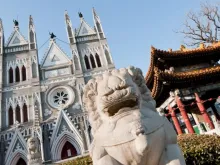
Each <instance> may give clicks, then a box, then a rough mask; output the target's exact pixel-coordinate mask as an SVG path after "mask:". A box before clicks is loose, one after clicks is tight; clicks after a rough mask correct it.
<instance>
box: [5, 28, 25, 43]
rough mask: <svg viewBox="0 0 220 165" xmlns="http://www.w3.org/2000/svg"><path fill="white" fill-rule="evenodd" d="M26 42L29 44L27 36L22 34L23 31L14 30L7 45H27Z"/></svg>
mask: <svg viewBox="0 0 220 165" xmlns="http://www.w3.org/2000/svg"><path fill="white" fill-rule="evenodd" d="M25 44H28V42H27V41H26V40H25V38H24V37H23V36H22V35H21V33H20V32H19V31H18V30H14V32H13V33H12V34H11V36H10V37H9V39H8V42H7V44H6V45H7V46H8V47H10V46H19V45H25Z"/></svg>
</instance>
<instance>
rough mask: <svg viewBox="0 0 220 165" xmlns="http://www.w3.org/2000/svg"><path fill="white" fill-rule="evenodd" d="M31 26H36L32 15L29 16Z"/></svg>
mask: <svg viewBox="0 0 220 165" xmlns="http://www.w3.org/2000/svg"><path fill="white" fill-rule="evenodd" d="M29 28H34V21H33V18H32V16H31V15H30V16H29Z"/></svg>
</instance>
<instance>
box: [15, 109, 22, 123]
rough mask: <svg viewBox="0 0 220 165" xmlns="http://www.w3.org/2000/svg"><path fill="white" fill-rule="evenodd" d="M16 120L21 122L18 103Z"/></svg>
mask: <svg viewBox="0 0 220 165" xmlns="http://www.w3.org/2000/svg"><path fill="white" fill-rule="evenodd" d="M16 121H18V122H19V123H20V122H21V112H20V107H19V105H17V107H16Z"/></svg>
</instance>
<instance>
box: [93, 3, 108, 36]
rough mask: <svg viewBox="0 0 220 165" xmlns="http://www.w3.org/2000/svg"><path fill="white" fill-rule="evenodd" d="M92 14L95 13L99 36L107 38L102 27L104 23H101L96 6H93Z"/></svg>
mask: <svg viewBox="0 0 220 165" xmlns="http://www.w3.org/2000/svg"><path fill="white" fill-rule="evenodd" d="M92 14H93V21H94V24H95V29H96V32H97V34H98V36H99V38H105V34H104V31H103V29H102V24H101V20H100V18H99V16H98V14H97V12H96V10H95V8H94V7H93V8H92Z"/></svg>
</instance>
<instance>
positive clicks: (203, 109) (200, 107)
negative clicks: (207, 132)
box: [195, 93, 215, 129]
mask: <svg viewBox="0 0 220 165" xmlns="http://www.w3.org/2000/svg"><path fill="white" fill-rule="evenodd" d="M195 96H196V104H197V106H198V108H199V110H200V112H201V114H202V116H203V118H204V120H205V122H206V123H208V124H209V127H210V128H211V129H215V126H214V124H213V123H212V120H211V119H210V117H209V115H208V113H207V112H206V109H205V107H204V105H203V103H202V100H201V99H200V98H199V95H198V94H197V93H195Z"/></svg>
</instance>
